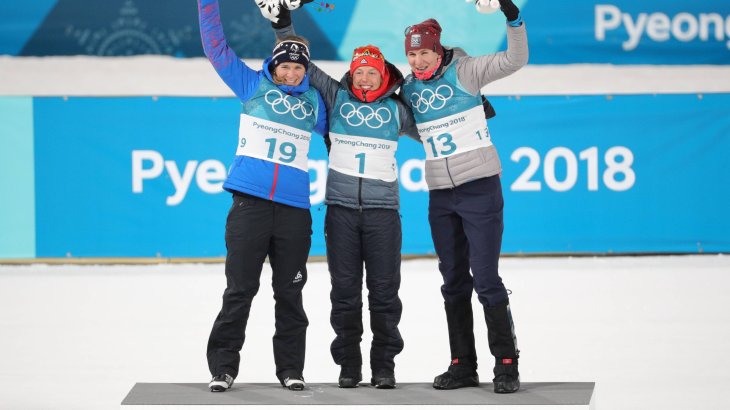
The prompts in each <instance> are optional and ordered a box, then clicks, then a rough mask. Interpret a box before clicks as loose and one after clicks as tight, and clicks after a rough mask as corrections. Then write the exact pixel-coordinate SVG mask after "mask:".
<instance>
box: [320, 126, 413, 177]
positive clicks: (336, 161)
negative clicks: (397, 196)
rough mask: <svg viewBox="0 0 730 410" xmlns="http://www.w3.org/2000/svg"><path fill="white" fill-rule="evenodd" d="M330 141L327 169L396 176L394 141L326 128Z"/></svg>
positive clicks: (372, 175) (360, 174)
mask: <svg viewBox="0 0 730 410" xmlns="http://www.w3.org/2000/svg"><path fill="white" fill-rule="evenodd" d="M330 142H331V143H332V145H331V147H330V165H329V167H330V168H331V169H334V170H335V171H338V172H342V173H343V174H347V175H352V176H355V177H362V178H370V179H380V180H382V181H385V182H392V181H395V180H396V178H397V174H396V166H395V151H396V149H397V148H398V141H390V140H384V139H380V138H370V137H356V136H352V135H343V134H337V133H333V132H330Z"/></svg>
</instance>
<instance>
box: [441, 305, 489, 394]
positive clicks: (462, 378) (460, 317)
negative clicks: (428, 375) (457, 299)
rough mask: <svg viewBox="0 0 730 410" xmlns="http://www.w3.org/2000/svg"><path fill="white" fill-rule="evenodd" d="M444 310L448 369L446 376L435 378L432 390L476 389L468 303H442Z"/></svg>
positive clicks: (471, 314) (472, 331)
mask: <svg viewBox="0 0 730 410" xmlns="http://www.w3.org/2000/svg"><path fill="white" fill-rule="evenodd" d="M444 308H445V309H446V322H447V324H448V326H449V347H450V349H451V365H450V366H449V370H447V371H446V372H445V373H443V374H440V375H438V376H436V378H435V379H434V381H433V388H434V389H439V390H451V389H459V388H462V387H474V386H479V375H478V374H477V353H476V348H475V347H474V314H473V312H472V308H471V301H466V302H463V303H459V304H450V303H444Z"/></svg>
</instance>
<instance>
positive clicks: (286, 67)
mask: <svg viewBox="0 0 730 410" xmlns="http://www.w3.org/2000/svg"><path fill="white" fill-rule="evenodd" d="M306 73H307V70H306V69H305V68H304V65H302V64H299V63H289V62H286V63H281V64H279V65H278V66H276V68H275V69H274V82H275V83H276V84H284V85H290V86H297V85H299V84H301V83H302V80H304V75H305V74H306Z"/></svg>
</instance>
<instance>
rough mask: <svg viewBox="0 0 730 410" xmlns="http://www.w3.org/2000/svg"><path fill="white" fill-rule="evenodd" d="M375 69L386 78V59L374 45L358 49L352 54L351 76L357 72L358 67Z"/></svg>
mask: <svg viewBox="0 0 730 410" xmlns="http://www.w3.org/2000/svg"><path fill="white" fill-rule="evenodd" d="M363 66H368V67H373V68H375V69H376V70H378V72H379V73H380V75H381V77H383V78H385V58H384V57H383V53H381V52H380V49H379V48H377V47H375V46H374V45H371V44H368V45H366V46H362V47H358V48H356V49H355V51H353V52H352V62H351V63H350V75H352V73H354V72H355V70H357V68H358V67H363Z"/></svg>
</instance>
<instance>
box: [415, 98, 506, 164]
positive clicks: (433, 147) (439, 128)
mask: <svg viewBox="0 0 730 410" xmlns="http://www.w3.org/2000/svg"><path fill="white" fill-rule="evenodd" d="M418 133H419V134H420V135H421V142H423V149H424V150H425V151H426V159H427V160H433V159H439V158H445V157H450V156H452V155H456V154H460V153H462V152H467V151H471V150H475V149H477V148H482V147H488V146H490V145H492V140H491V138H490V136H489V129H488V128H487V123H486V121H485V119H484V109H483V108H482V106H477V107H474V108H472V109H470V110H468V111H464V112H460V113H458V114H454V115H450V116H448V117H444V118H440V119H438V120H433V121H429V122H424V123H421V124H418Z"/></svg>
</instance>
